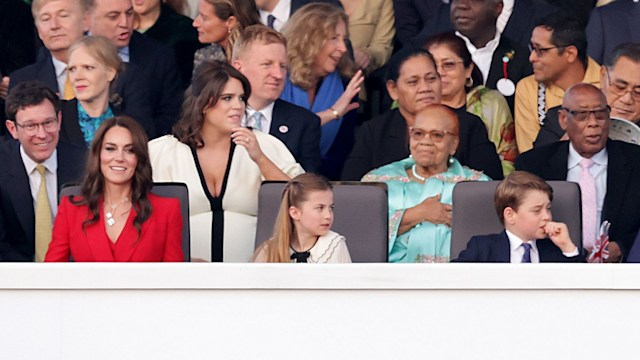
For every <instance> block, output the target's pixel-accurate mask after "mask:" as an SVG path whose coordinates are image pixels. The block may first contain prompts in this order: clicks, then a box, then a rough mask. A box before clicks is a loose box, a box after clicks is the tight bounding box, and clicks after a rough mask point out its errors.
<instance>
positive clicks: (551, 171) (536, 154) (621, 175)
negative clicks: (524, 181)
mask: <svg viewBox="0 0 640 360" xmlns="http://www.w3.org/2000/svg"><path fill="white" fill-rule="evenodd" d="M609 112H610V108H609V106H608V105H607V101H606V98H605V96H604V94H602V92H601V91H600V90H599V89H598V88H596V87H595V86H593V85H590V84H584V83H580V84H576V85H574V86H572V87H570V88H569V89H567V92H566V93H565V96H564V99H563V101H562V109H561V110H560V111H559V121H560V127H561V128H562V129H563V130H564V131H565V132H566V133H567V136H568V138H569V141H559V142H556V143H553V144H549V145H546V146H541V147H536V148H534V149H533V150H531V151H528V152H526V153H524V154H521V155H520V156H519V157H518V159H516V163H515V166H516V169H518V170H525V171H528V172H531V173H534V174H536V175H538V176H540V177H541V178H543V179H544V180H547V181H549V180H567V181H574V182H577V183H579V184H580V188H581V190H582V191H581V192H582V226H583V230H582V244H583V248H584V249H586V250H587V251H588V252H591V250H592V248H593V246H594V244H595V241H596V237H597V236H598V235H599V234H598V229H599V228H600V224H601V223H602V222H603V221H605V220H606V221H608V222H610V223H611V228H610V231H609V241H610V242H609V255H610V256H609V261H610V262H617V261H619V260H620V259H622V260H624V259H626V255H627V252H628V251H629V249H630V248H631V246H632V245H633V241H634V239H635V236H636V233H637V232H638V229H640V189H639V188H638V186H636V179H638V178H640V163H638V159H640V147H638V146H637V145H632V144H628V143H624V142H620V141H615V140H608V139H607V138H608V135H609V122H610V120H609Z"/></svg>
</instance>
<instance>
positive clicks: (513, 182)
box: [454, 171, 585, 263]
mask: <svg viewBox="0 0 640 360" xmlns="http://www.w3.org/2000/svg"><path fill="white" fill-rule="evenodd" d="M551 200H553V189H552V188H551V186H549V184H547V183H546V182H545V181H544V180H542V179H541V178H539V177H538V176H536V175H533V174H531V173H528V172H525V171H515V172H513V173H511V174H510V175H509V176H507V177H506V178H505V179H504V180H503V181H502V182H501V183H500V185H498V187H497V188H496V193H495V196H494V203H495V207H496V212H497V213H498V217H499V218H500V222H501V223H502V225H504V228H505V230H504V231H503V232H501V233H500V234H492V235H480V236H474V237H472V238H471V240H469V243H468V244H467V248H466V249H465V250H464V251H462V252H461V253H460V255H459V256H458V258H457V259H456V260H454V261H457V262H511V263H538V262H583V261H584V260H585V257H584V255H583V254H581V253H580V251H579V249H578V248H577V247H576V246H575V245H574V244H573V242H572V241H571V238H570V237H569V230H568V229H567V225H565V224H564V223H560V222H553V221H551Z"/></svg>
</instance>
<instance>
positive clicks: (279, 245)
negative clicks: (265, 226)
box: [252, 173, 333, 263]
mask: <svg viewBox="0 0 640 360" xmlns="http://www.w3.org/2000/svg"><path fill="white" fill-rule="evenodd" d="M326 190H333V186H332V185H331V183H330V182H329V181H328V180H327V179H325V178H324V177H322V176H320V175H317V174H313V173H304V174H300V175H298V176H296V177H294V178H293V179H291V180H289V182H288V183H287V186H286V187H285V188H284V192H283V193H282V200H281V201H280V209H279V210H278V217H277V218H276V223H275V225H274V227H273V236H272V237H271V238H270V239H269V240H267V241H265V242H264V243H263V244H262V245H261V246H260V247H259V248H258V249H257V250H256V252H255V254H254V256H253V259H252V260H256V256H257V255H258V254H260V253H261V252H265V253H266V257H265V258H264V259H259V260H260V261H264V262H270V263H288V262H291V255H290V253H289V249H290V248H291V239H292V238H293V237H294V236H295V228H294V225H293V220H291V216H290V215H289V208H290V207H291V206H295V207H298V208H299V207H300V206H301V204H302V203H303V202H304V201H307V200H308V199H309V193H311V192H313V191H326Z"/></svg>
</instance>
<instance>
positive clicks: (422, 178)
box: [411, 164, 427, 182]
mask: <svg viewBox="0 0 640 360" xmlns="http://www.w3.org/2000/svg"><path fill="white" fill-rule="evenodd" d="M411 172H412V173H413V177H414V178H416V179H418V180H420V181H422V182H426V181H427V178H425V177H424V176H422V175H420V174H418V171H417V170H416V164H413V165H412V166H411Z"/></svg>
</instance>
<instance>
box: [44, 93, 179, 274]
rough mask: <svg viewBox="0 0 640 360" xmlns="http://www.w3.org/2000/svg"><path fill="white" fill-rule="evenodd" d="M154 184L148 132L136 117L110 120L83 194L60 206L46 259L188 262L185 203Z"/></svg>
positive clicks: (96, 144)
mask: <svg viewBox="0 0 640 360" xmlns="http://www.w3.org/2000/svg"><path fill="white" fill-rule="evenodd" d="M88 86H89V87H90V86H91V85H90V84H89V85H88ZM152 186H153V181H152V177H151V165H150V163H149V155H148V152H147V136H146V134H145V132H144V130H142V128H141V127H140V125H138V124H137V123H136V122H135V121H134V120H133V119H131V118H127V117H115V118H111V119H108V120H105V121H104V122H103V123H102V125H101V126H100V128H98V130H97V132H96V133H95V138H94V141H93V143H92V144H91V150H90V154H89V159H88V162H87V169H86V170H85V175H84V178H83V180H82V183H81V193H82V196H81V197H73V196H72V197H70V198H67V197H65V198H63V199H62V202H61V203H60V207H59V208H58V215H57V216H56V220H55V223H54V226H53V237H52V240H51V243H50V244H49V250H48V252H47V255H46V257H45V261H69V257H70V256H72V257H73V259H74V261H78V262H92V261H104V262H110V261H131V262H146V261H183V260H184V255H183V253H182V245H181V243H182V240H181V232H182V215H181V213H180V203H179V201H178V199H174V198H162V197H159V196H156V195H153V194H151V193H150V192H149V191H150V190H151V187H152Z"/></svg>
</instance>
